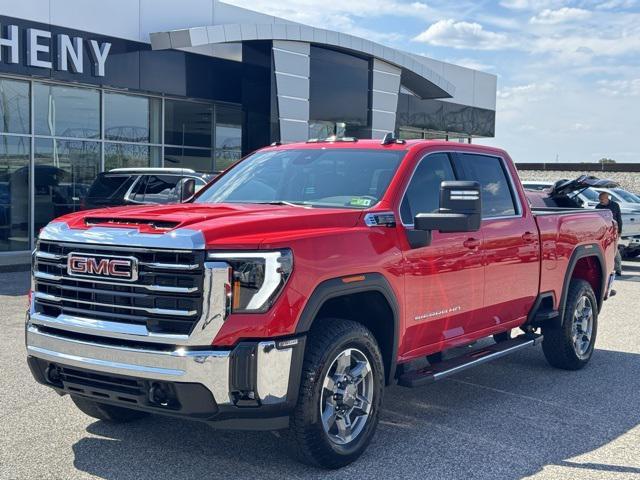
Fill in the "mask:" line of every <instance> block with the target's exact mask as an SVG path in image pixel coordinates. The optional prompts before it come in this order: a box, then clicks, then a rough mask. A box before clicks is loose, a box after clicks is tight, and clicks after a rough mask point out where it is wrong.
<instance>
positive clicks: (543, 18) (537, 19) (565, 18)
mask: <svg viewBox="0 0 640 480" xmlns="http://www.w3.org/2000/svg"><path fill="white" fill-rule="evenodd" d="M590 16H591V12H590V11H589V10H585V9H583V8H571V7H562V8H560V9H558V10H551V9H548V8H546V9H544V10H542V11H541V12H540V13H538V14H537V15H535V16H534V17H531V20H530V22H531V23H538V24H543V25H556V24H558V23H565V22H574V21H580V20H585V19H587V18H589V17H590Z"/></svg>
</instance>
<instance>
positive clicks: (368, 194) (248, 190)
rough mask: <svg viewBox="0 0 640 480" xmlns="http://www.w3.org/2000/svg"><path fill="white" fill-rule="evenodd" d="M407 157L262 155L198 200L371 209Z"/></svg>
mask: <svg viewBox="0 0 640 480" xmlns="http://www.w3.org/2000/svg"><path fill="white" fill-rule="evenodd" d="M404 154H405V152H404V151H399V150H371V149H368V150H364V149H362V150H360V149H351V148H333V149H331V148H322V149H299V150H272V151H267V152H257V153H255V154H253V155H251V156H250V157H247V158H246V159H245V160H243V161H241V162H240V163H239V164H237V165H236V166H235V167H233V168H232V169H231V170H230V171H229V172H227V173H226V174H225V175H223V176H222V177H220V178H219V179H218V180H217V181H214V183H213V184H211V186H210V187H209V188H207V189H206V190H204V191H203V192H202V194H201V195H200V196H198V198H196V200H195V201H196V202H197V203H276V204H277V203H283V204H295V205H302V206H311V207H339V208H357V209H364V208H369V207H371V206H373V205H375V204H376V203H378V201H379V200H380V199H381V198H382V196H383V195H384V192H385V191H386V189H387V187H388V186H389V183H390V182H391V179H392V178H393V176H394V174H395V171H396V169H397V168H398V165H399V164H400V160H401V159H402V157H403V156H404Z"/></svg>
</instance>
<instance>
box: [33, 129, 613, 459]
mask: <svg viewBox="0 0 640 480" xmlns="http://www.w3.org/2000/svg"><path fill="white" fill-rule="evenodd" d="M615 248H616V226H615V223H614V221H613V220H612V218H611V214H610V212H609V211H607V210H597V211H596V210H582V209H557V208H556V209H554V208H540V209H534V210H532V209H531V208H530V206H529V204H528V203H527V200H526V197H525V195H524V192H523V189H522V186H521V184H520V181H519V179H518V176H517V173H516V169H515V167H514V164H513V162H512V161H511V159H510V158H509V155H508V154H507V153H506V152H504V151H503V150H499V149H495V148H489V147H482V146H477V145H465V144H458V143H449V142H442V141H406V142H405V141H403V140H397V139H395V138H393V136H391V135H388V136H387V137H385V139H384V140H383V141H382V142H380V141H374V140H364V141H362V140H361V141H358V140H355V139H342V140H338V139H333V140H328V141H315V142H313V141H310V142H307V143H302V144H292V145H273V146H271V147H267V148H265V149H262V150H259V151H257V152H256V153H254V154H252V155H250V156H248V157H247V158H245V159H244V160H242V161H240V162H239V163H237V164H236V165H235V166H233V167H232V168H230V169H229V170H227V171H226V172H224V173H223V174H222V175H221V176H219V177H218V178H216V179H215V180H214V181H213V182H212V183H210V184H209V185H208V186H207V187H205V188H204V189H203V190H202V191H200V192H198V194H196V196H195V198H193V199H191V200H190V201H188V202H187V203H185V204H180V205H171V206H142V207H117V208H110V209H102V210H92V211H83V212H78V213H75V214H69V215H66V216H64V217H61V218H58V219H57V220H55V221H53V222H52V223H50V224H49V225H47V226H46V227H45V228H44V229H43V230H42V231H41V232H40V236H39V240H38V244H37V248H36V250H35V251H34V259H33V280H34V282H33V290H32V292H31V297H30V298H31V300H30V307H29V311H28V315H27V323H26V346H27V354H28V363H29V366H30V368H31V372H32V373H33V376H34V377H35V379H36V380H37V381H39V382H40V383H42V384H44V385H47V386H49V387H52V388H54V389H55V390H56V391H57V392H58V393H60V394H61V395H64V394H69V395H70V396H71V399H72V400H73V402H74V403H75V404H76V405H77V406H78V407H79V408H80V410H82V411H83V412H85V413H86V414H88V415H90V416H92V417H95V418H99V419H102V420H106V421H114V422H122V421H129V420H134V419H137V418H140V417H141V416H144V415H146V414H148V413H160V414H166V415H174V416H179V417H182V418H191V419H197V420H203V421H206V422H209V423H210V424H211V425H213V426H216V427H220V428H235V429H266V430H280V429H282V430H284V429H288V430H287V431H286V435H284V436H285V437H286V438H289V439H290V440H291V445H292V448H291V450H292V451H294V452H295V453H296V454H297V456H298V457H299V458H300V459H302V460H303V461H305V462H307V463H311V464H314V465H319V466H322V467H326V468H337V467H341V466H344V465H346V464H348V463H350V462H352V461H354V460H355V459H356V458H357V457H358V456H359V455H360V454H361V453H362V452H363V450H364V449H365V448H366V446H367V445H368V443H369V442H370V440H371V438H372V436H373V434H374V431H375V429H376V425H377V423H378V419H379V416H380V410H381V403H382V396H383V390H384V386H385V385H388V384H391V383H395V382H397V383H398V384H399V385H401V386H405V387H417V386H420V385H423V384H426V383H428V382H431V381H437V380H440V379H442V378H445V377H447V376H448V375H450V374H453V373H455V372H458V371H461V370H463V369H465V368H468V367H470V366H473V365H478V364H481V363H484V362H487V361H489V360H492V359H495V358H498V357H501V356H503V355H506V354H509V353H512V352H516V351H518V350H520V349H522V348H525V347H528V346H531V345H534V344H538V343H541V344H542V349H543V352H544V355H545V356H546V358H547V360H548V362H549V363H550V364H551V365H552V366H554V367H558V368H563V369H569V370H575V369H579V368H582V367H583V366H584V365H585V364H587V362H588V361H589V359H590V358H591V356H592V354H593V351H594V344H595V340H596V333H597V327H598V324H597V322H598V312H599V311H600V309H601V308H602V304H603V301H604V300H605V299H606V298H607V297H608V296H609V294H610V292H611V289H610V287H611V282H612V280H613V274H612V272H613V259H614V251H615ZM516 330H520V331H521V333H520V334H519V335H515V333H512V331H513V332H515V331H516ZM457 347H465V348H457ZM461 350H462V353H460V351H461ZM427 360H428V363H427Z"/></svg>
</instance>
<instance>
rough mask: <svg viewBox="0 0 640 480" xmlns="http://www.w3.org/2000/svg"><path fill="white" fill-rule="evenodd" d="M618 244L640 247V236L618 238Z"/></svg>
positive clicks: (626, 246)
mask: <svg viewBox="0 0 640 480" xmlns="http://www.w3.org/2000/svg"><path fill="white" fill-rule="evenodd" d="M618 245H619V246H621V247H624V248H630V247H631V248H640V236H634V237H621V238H620V239H618Z"/></svg>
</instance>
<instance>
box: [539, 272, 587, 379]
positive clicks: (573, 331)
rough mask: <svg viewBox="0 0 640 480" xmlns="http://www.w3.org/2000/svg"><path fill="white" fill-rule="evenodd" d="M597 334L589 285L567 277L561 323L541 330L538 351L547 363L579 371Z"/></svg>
mask: <svg viewBox="0 0 640 480" xmlns="http://www.w3.org/2000/svg"><path fill="white" fill-rule="evenodd" d="M597 333H598V302H597V301H596V296H595V294H594V293H593V289H592V288H591V285H590V284H589V283H588V282H586V281H584V280H579V279H574V280H571V283H570V284H569V292H568V295H567V303H566V305H565V308H564V317H563V322H562V326H560V327H557V326H549V327H546V328H543V329H542V334H543V336H544V339H543V341H542V350H543V351H544V355H545V357H546V359H547V362H549V364H550V365H551V366H553V367H556V368H561V369H563V370H579V369H581V368H582V367H584V366H585V365H586V364H587V363H589V360H590V359H591V356H592V355H593V349H594V346H595V343H596V335H597Z"/></svg>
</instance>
